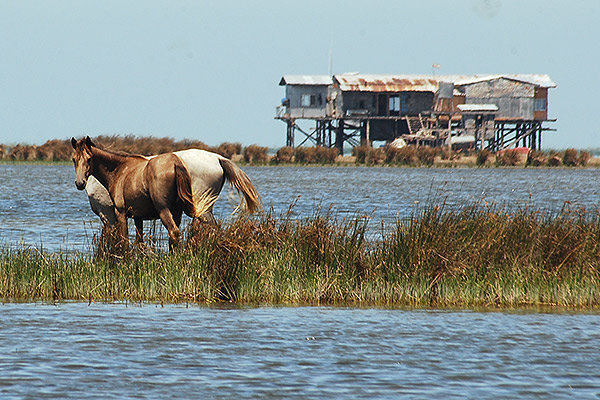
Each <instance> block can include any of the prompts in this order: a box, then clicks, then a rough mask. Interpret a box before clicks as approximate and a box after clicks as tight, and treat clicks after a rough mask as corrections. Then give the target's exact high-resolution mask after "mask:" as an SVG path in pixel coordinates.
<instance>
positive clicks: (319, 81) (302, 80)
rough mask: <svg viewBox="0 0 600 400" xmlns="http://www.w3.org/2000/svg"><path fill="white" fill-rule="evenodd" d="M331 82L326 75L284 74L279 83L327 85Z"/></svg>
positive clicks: (281, 84) (282, 84)
mask: <svg viewBox="0 0 600 400" xmlns="http://www.w3.org/2000/svg"><path fill="white" fill-rule="evenodd" d="M332 82H333V81H332V79H331V77H330V76H328V75H284V76H283V77H282V78H281V80H280V81H279V85H280V86H284V85H306V86H329V85H331V84H332Z"/></svg>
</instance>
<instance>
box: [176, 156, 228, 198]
mask: <svg viewBox="0 0 600 400" xmlns="http://www.w3.org/2000/svg"><path fill="white" fill-rule="evenodd" d="M173 154H175V155H176V156H177V157H179V159H180V160H181V161H182V162H183V164H184V165H185V166H186V168H187V170H188V172H189V174H190V177H191V178H192V188H193V191H194V193H204V192H205V191H206V190H209V189H210V190H213V191H216V193H217V194H218V193H219V192H220V191H221V188H222V187H223V182H224V177H223V168H222V167H221V164H220V163H219V158H221V156H220V155H218V154H216V153H211V152H210V151H205V150H200V149H188V150H181V151H176V152H175V153H173Z"/></svg>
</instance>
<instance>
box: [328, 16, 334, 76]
mask: <svg viewBox="0 0 600 400" xmlns="http://www.w3.org/2000/svg"><path fill="white" fill-rule="evenodd" d="M332 76H333V26H332V27H331V36H330V40H329V77H332Z"/></svg>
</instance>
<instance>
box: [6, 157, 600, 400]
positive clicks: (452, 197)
mask: <svg viewBox="0 0 600 400" xmlns="http://www.w3.org/2000/svg"><path fill="white" fill-rule="evenodd" d="M244 169H245V170H246V172H247V173H248V174H249V175H250V177H251V179H252V180H253V182H254V183H255V185H256V187H257V188H258V190H259V191H260V193H261V194H262V196H263V201H264V204H265V206H266V208H267V209H269V208H272V210H273V212H274V213H275V214H283V213H285V212H286V211H287V210H288V208H289V206H290V204H292V203H295V206H294V208H293V209H292V212H291V213H292V215H293V216H295V217H308V216H312V215H314V214H315V213H316V212H318V211H317V210H318V209H319V208H321V209H322V210H325V211H326V210H327V209H328V208H329V207H330V206H331V205H333V209H334V212H335V213H336V214H337V215H340V216H341V217H344V216H355V215H361V214H367V215H370V216H371V217H372V218H373V219H374V220H376V221H377V220H382V221H384V222H386V223H391V222H393V221H394V220H395V219H396V218H406V217H409V216H411V215H412V214H413V213H414V212H415V211H416V210H418V209H420V208H422V207H426V206H427V205H428V204H441V203H445V207H448V208H460V207H461V206H462V205H465V204H472V203H473V202H482V203H486V202H487V203H495V204H499V205H502V206H507V207H512V208H514V207H531V208H535V209H541V210H545V211H549V212H557V211H558V210H560V209H561V208H562V207H564V206H565V202H567V201H568V202H570V204H569V205H568V206H569V207H586V208H588V209H597V208H598V202H599V200H600V193H599V191H600V188H598V185H597V184H596V183H597V182H598V177H599V175H600V170H595V169H589V170H588V169H586V170H562V169H561V170H532V169H506V170H505V169H415V168H407V169H399V168H344V167H333V168H312V167H308V168H302V167H285V168H284V167H281V168H268V167H247V168H244ZM73 180H74V172H73V168H72V167H71V166H56V165H0V189H1V190H0V228H1V229H0V244H2V245H9V246H12V245H32V246H36V247H39V246H43V247H44V248H46V249H48V250H51V251H54V250H72V249H75V250H83V251H87V250H89V248H90V246H91V238H92V237H93V235H94V233H96V232H97V231H98V229H99V224H98V220H97V218H96V216H95V215H94V214H92V212H91V211H90V208H89V205H88V203H87V198H86V196H85V194H84V193H82V192H78V191H77V190H76V189H75V187H74V184H73ZM236 203H237V200H236V199H235V197H233V196H232V193H230V192H225V193H224V194H223V195H222V197H221V199H220V200H219V202H218V203H217V206H216V210H215V211H216V215H217V217H218V218H222V219H227V218H229V215H230V213H231V210H232V209H233V208H234V206H235V205H236ZM19 243H20V244H19ZM599 342H600V316H599V315H598V314H594V313H559V312H556V313H553V314H549V313H540V312H526V311H521V312H476V311H469V310H454V311H440V310H402V309H397V310H385V309H345V308H322V307H309V308H307V307H298V308H283V307H281V308H279V307H258V308H209V307H199V306H193V307H190V308H186V307H185V306H176V305H170V306H166V307H161V306H155V305H148V304H146V305H143V306H131V305H129V306H126V305H125V304H91V305H87V304H83V303H66V304H59V305H47V304H37V303H34V304H32V303H29V304H2V305H0V398H3V399H4V398H7V399H42V398H43V399H80V398H92V399H93V398H98V399H100V398H102V399H129V398H145V399H165V398H185V399H192V398H198V399H223V398H225V399H227V398H236V399H238V398H240V399H245V398H248V399H254V398H267V399H268V398H271V399H279V398H281V399H293V398H297V399H306V398H347V399H374V398H386V399H387V398H399V397H401V398H435V399H439V398H443V399H451V398H460V399H462V398H481V399H497V398H552V399H556V398H569V399H571V398H599V397H600V372H598V366H599V365H600V350H599V347H598V343H599Z"/></svg>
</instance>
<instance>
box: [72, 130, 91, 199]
mask: <svg viewBox="0 0 600 400" xmlns="http://www.w3.org/2000/svg"><path fill="white" fill-rule="evenodd" d="M71 145H72V146H73V148H74V149H75V153H74V154H73V164H74V165H75V174H76V178H75V186H77V189H79V190H83V189H85V185H86V183H87V180H88V178H89V177H90V175H91V174H92V147H94V143H92V139H90V137H89V136H87V137H85V138H83V139H81V140H76V139H75V138H72V139H71Z"/></svg>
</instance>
